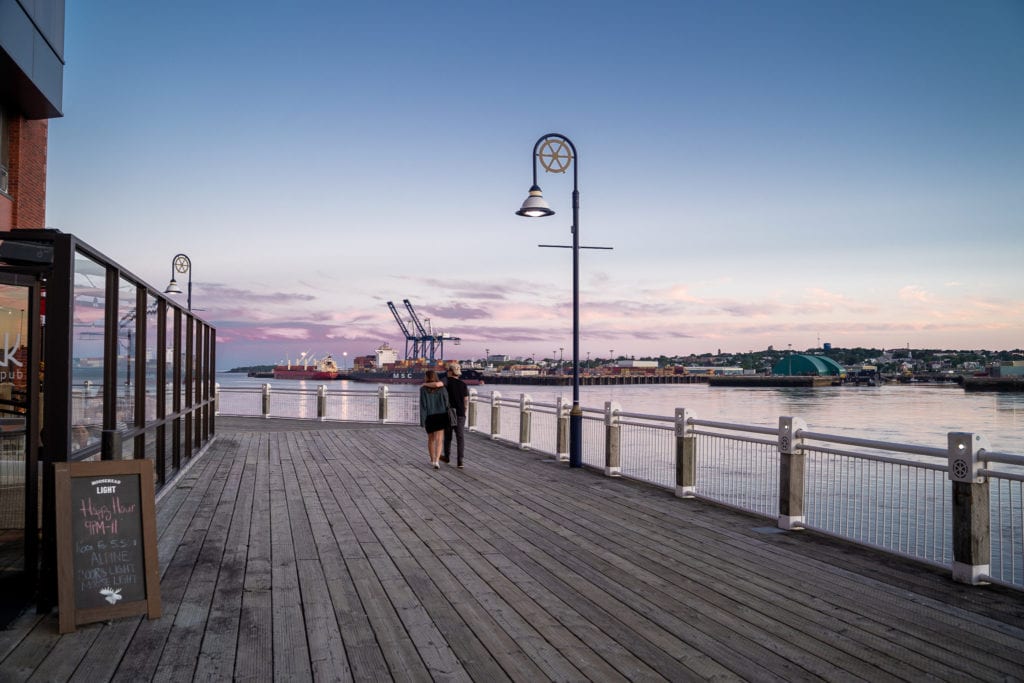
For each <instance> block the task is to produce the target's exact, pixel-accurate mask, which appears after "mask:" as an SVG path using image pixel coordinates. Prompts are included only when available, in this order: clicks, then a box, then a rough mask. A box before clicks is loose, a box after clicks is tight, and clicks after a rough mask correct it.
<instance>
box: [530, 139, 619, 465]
mask: <svg viewBox="0 0 1024 683" xmlns="http://www.w3.org/2000/svg"><path fill="white" fill-rule="evenodd" d="M538 159H540V163H541V165H542V166H544V170H545V171H547V172H548V173H565V172H566V171H567V170H569V166H572V246H571V247H569V246H566V245H561V244H541V245H538V246H541V247H554V248H561V249H566V248H568V249H572V410H571V411H570V412H569V467H582V466H583V409H582V408H581V407H580V249H611V247H581V246H580V190H579V157H578V155H577V154H576V145H574V144H573V143H572V140H570V139H569V138H567V137H565V136H564V135H562V134H561V133H547V134H546V135H542V136H541V137H540V138H539V139H538V140H537V142H536V143H535V144H534V145H533V154H531V155H530V161H531V163H532V164H533V185H531V186H530V192H529V194H528V195H527V197H526V201H524V202H523V205H522V206H521V207H520V209H519V210H518V211H516V214H517V215H519V216H524V217H526V218H542V217H544V216H552V215H554V213H555V212H554V210H553V209H551V207H549V206H548V203H547V202H546V201H544V195H543V193H542V192H541V189H540V186H539V185H537V160H538Z"/></svg>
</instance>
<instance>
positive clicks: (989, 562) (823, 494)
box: [217, 385, 1024, 588]
mask: <svg viewBox="0 0 1024 683" xmlns="http://www.w3.org/2000/svg"><path fill="white" fill-rule="evenodd" d="M254 396H258V397H260V399H261V400H260V401H254V400H253V397H254ZM217 405H218V412H219V413H220V414H232V415H263V416H266V417H294V418H301V417H310V418H317V419H322V420H354V421H361V422H378V423H384V422H389V423H405V424H409V423H417V422H418V395H417V394H414V393H405V392H394V393H390V392H388V389H387V387H386V386H384V385H381V386H379V388H378V389H377V390H376V391H375V392H368V391H358V390H340V391H329V390H328V389H327V388H326V386H321V387H320V388H319V389H318V390H317V392H316V393H315V394H314V393H313V392H310V391H296V390H275V391H274V392H273V393H271V390H270V386H269V385H264V386H263V388H262V389H220V388H218V392H217ZM583 425H584V428H583V464H584V466H585V467H588V468H592V469H597V470H601V471H603V472H604V473H605V474H606V475H609V476H618V477H626V478H629V479H634V480H637V481H641V482H644V483H647V484H650V485H653V486H657V487H660V488H664V489H666V490H670V491H673V492H674V493H675V495H677V496H679V497H686V498H700V499H703V500H708V501H712V502H715V503H717V504H721V505H725V506H728V507H732V508H735V509H738V510H742V511H744V512H748V513H751V514H754V515H759V516H762V517H764V518H767V519H771V520H773V521H774V522H775V523H776V524H777V526H779V527H780V528H783V529H791V530H798V529H810V530H814V531H816V532H820V533H823V534H827V535H830V536H836V537H840V538H844V539H847V540H849V541H852V542H855V543H858V544H861V545H865V546H869V547H872V548H876V549H880V550H884V551H886V552H889V553H894V554H897V555H902V556H905V557H909V558H913V559H915V560H918V561H922V562H926V563H929V564H933V565H936V566H941V567H946V568H951V569H952V571H953V576H954V578H955V579H957V580H959V581H963V582H966V583H984V582H993V583H1000V584H1004V585H1009V586H1013V587H1016V588H1024V456H1022V455H1016V454H1009V453H997V452H993V451H991V450H990V449H988V448H987V447H986V442H985V440H984V438H982V437H981V436H979V435H974V434H965V433H959V432H951V433H950V434H949V435H948V443H947V446H946V448H933V447H926V446H918V445H912V444H901V443H894V442H888V441H876V440H871V439H867V438H853V437H849V436H841V435H836V434H827V433H821V432H814V431H811V430H809V429H808V428H807V426H806V425H805V424H804V423H803V421H802V420H800V419H799V418H795V417H787V416H783V417H780V418H778V426H777V427H767V426H762V425H744V424H734V423H729V422H723V421H714V420H703V419H698V418H697V417H696V415H694V414H693V413H692V412H690V411H688V410H686V409H683V408H679V409H676V410H675V413H674V415H672V416H663V415H645V414H639V413H629V412H625V411H623V410H622V409H621V408H620V407H619V406H618V405H617V404H615V403H610V402H609V403H606V404H605V406H604V409H597V408H584V420H583ZM467 430H468V431H470V432H476V433H478V434H481V435H486V436H487V437H488V438H490V439H492V440H496V441H501V442H505V443H509V444H513V445H515V446H517V447H518V448H521V449H531V450H534V451H537V452H540V453H547V454H550V455H553V456H555V458H556V459H558V460H560V461H566V460H568V447H567V446H568V404H566V403H564V402H563V401H562V399H561V397H559V399H558V401H557V402H556V403H554V404H548V403H535V402H533V401H532V399H531V398H530V396H529V395H527V394H522V395H520V396H519V397H517V398H515V399H513V398H509V397H504V396H502V395H501V394H500V393H499V392H497V391H495V392H492V393H491V394H490V395H486V396H481V395H479V394H478V392H477V391H476V390H475V389H471V390H470V410H469V419H468V421H467Z"/></svg>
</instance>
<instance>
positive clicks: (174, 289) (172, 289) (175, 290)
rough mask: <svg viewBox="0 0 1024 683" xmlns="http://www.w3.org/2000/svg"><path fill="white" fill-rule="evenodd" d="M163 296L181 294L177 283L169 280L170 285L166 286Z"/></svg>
mask: <svg viewBox="0 0 1024 683" xmlns="http://www.w3.org/2000/svg"><path fill="white" fill-rule="evenodd" d="M164 294H181V287H179V286H178V281H177V280H171V282H170V284H169V285H167V289H165V290H164Z"/></svg>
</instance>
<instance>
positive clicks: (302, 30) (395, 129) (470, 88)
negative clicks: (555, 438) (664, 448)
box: [47, 0, 1024, 368]
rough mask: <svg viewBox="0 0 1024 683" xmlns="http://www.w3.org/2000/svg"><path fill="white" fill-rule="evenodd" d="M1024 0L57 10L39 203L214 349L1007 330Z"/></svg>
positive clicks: (998, 339) (764, 340)
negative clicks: (433, 340) (176, 273)
mask: <svg viewBox="0 0 1024 683" xmlns="http://www.w3.org/2000/svg"><path fill="white" fill-rule="evenodd" d="M1022 36H1024V3H1021V2H1019V1H1017V0H1007V1H1004V2H999V1H986V2H978V3H964V2H942V1H928V2H914V1H901V2H872V1H858V2H840V1H833V2H818V1H814V2H812V1H810V0H808V1H785V2H753V1H750V2H643V1H641V2H636V3H630V4H628V5H624V4H622V3H618V2H617V3H612V2H602V1H598V2H557V3H551V2H544V3H541V2H522V1H517V2H486V1H485V2H441V3H419V2H389V3H348V2H296V3H267V2H253V1H249V2H244V3H243V2H217V3H206V2H188V1H185V2H176V3H137V2H115V1H112V2H103V3H85V2H70V3H68V7H67V27H66V39H65V40H66V53H65V57H66V60H67V65H66V69H65V82H64V115H65V117H64V118H63V119H59V120H54V121H52V122H51V127H50V147H49V162H48V163H49V166H48V172H49V184H48V197H47V210H48V213H47V222H48V224H49V225H50V226H51V227H56V228H60V229H61V230H64V231H66V232H72V233H75V234H76V235H78V236H79V237H80V238H82V239H84V240H85V241H86V242H88V243H90V244H91V245H93V246H94V247H96V248H98V249H100V250H101V251H103V252H104V253H106V254H107V255H109V256H110V257H112V258H114V259H115V260H117V261H118V262H120V263H122V264H123V265H125V266H126V267H127V268H129V269H130V270H131V271H132V272H134V273H136V274H137V275H140V276H142V277H143V278H144V279H145V280H147V281H149V282H151V283H153V284H154V285H157V286H160V287H162V286H164V285H165V283H166V281H167V280H168V278H169V274H170V262H171V259H172V257H173V255H174V254H175V253H178V252H184V253H186V254H188V255H189V256H190V258H191V260H192V263H193V273H192V275H193V288H194V292H193V306H194V307H195V308H199V309H203V310H202V313H201V315H203V316H204V317H205V318H206V319H208V320H209V321H210V322H211V323H213V324H214V325H215V326H216V327H217V330H218V362H219V364H220V365H221V367H222V368H226V367H229V366H232V365H239V364H249V363H273V362H276V361H278V360H281V359H284V358H286V357H292V358H294V357H296V356H298V355H299V353H300V352H302V351H307V352H310V353H312V354H314V355H323V354H325V353H333V354H334V355H335V356H340V355H341V354H342V352H345V353H348V354H349V356H355V355H363V354H367V353H370V352H371V351H372V349H373V348H374V347H376V346H377V345H378V344H380V343H381V342H384V341H388V342H390V343H391V344H392V345H393V346H396V347H398V348H403V347H404V343H403V342H402V338H401V334H400V331H399V329H398V326H397V324H396V323H395V321H394V319H393V318H392V317H391V313H390V312H389V310H388V308H387V305H386V302H387V301H394V302H395V303H396V304H398V305H399V306H400V305H401V301H402V299H410V300H411V301H412V303H413V304H414V305H415V306H416V308H417V311H418V312H419V314H420V317H421V318H423V317H426V318H430V319H431V324H432V326H433V328H434V329H437V330H444V331H447V332H450V333H451V334H454V335H457V336H459V337H461V338H462V345H461V346H459V347H454V348H452V347H450V346H449V347H447V349H446V350H448V351H449V353H448V354H447V355H450V356H451V355H455V356H458V357H460V358H470V357H475V356H479V355H482V354H483V352H484V349H490V350H491V352H492V353H507V354H510V355H523V356H532V355H537V356H539V357H545V356H550V355H551V354H552V351H553V350H554V349H558V348H565V349H566V355H568V353H569V348H570V346H571V262H570V252H569V251H568V250H562V249H538V247H537V245H538V244H541V243H547V244H551V243H563V244H568V243H569V242H570V240H571V235H570V231H569V226H570V224H571V205H570V194H571V191H572V179H571V176H569V175H565V176H562V175H554V174H545V173H543V172H541V176H540V178H539V182H540V185H541V187H542V188H543V190H544V195H545V198H546V199H547V200H548V201H549V203H550V204H551V206H552V208H553V209H555V211H556V212H557V213H556V215H555V216H553V217H550V218H545V219H534V220H527V219H523V218H520V217H518V216H516V215H514V211H515V210H516V209H517V208H518V207H519V205H520V204H521V202H522V201H523V199H524V198H525V196H526V191H527V190H528V189H529V185H530V181H531V166H530V152H531V151H532V148H533V144H534V142H535V141H536V140H537V138H538V137H539V136H541V135H542V134H544V133H547V132H558V133H562V134H565V135H567V136H569V137H570V138H571V139H572V140H573V142H574V143H575V144H576V147H577V148H578V151H579V159H578V163H579V179H580V180H579V182H580V195H581V209H580V235H581V240H582V243H583V244H590V245H601V246H613V247H614V250H613V251H584V252H582V254H581V279H580V282H581V290H580V292H581V293H580V298H581V330H582V333H581V337H582V341H581V351H582V353H583V354H586V353H588V352H590V353H591V354H592V356H594V357H603V356H607V354H608V352H609V350H611V349H614V350H615V355H620V354H627V355H636V356H638V357H639V356H642V355H648V354H662V353H664V354H669V355H674V354H688V353H703V352H708V351H711V352H713V351H717V350H718V349H721V350H723V351H748V350H751V349H755V350H756V349H764V348H767V347H768V346H769V345H774V346H775V347H776V348H785V347H787V346H788V345H790V344H791V345H792V346H793V348H796V349H805V348H811V347H814V346H816V345H817V344H818V342H819V340H820V341H821V342H831V343H832V344H833V345H835V346H875V347H885V348H890V347H894V346H900V347H902V346H906V345H908V344H909V345H910V346H912V347H914V348H990V349H1007V348H1020V347H1022V346H1024V343H1022V342H1024V334H1022V331H1024V278H1022V277H1021V275H1020V272H1021V265H1022V261H1024V237H1022V234H1024V230H1022V228H1024V225H1022V222H1024V189H1022V188H1024V125H1022V124H1021V122H1022V121H1024V38H1022Z"/></svg>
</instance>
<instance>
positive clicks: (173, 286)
mask: <svg viewBox="0 0 1024 683" xmlns="http://www.w3.org/2000/svg"><path fill="white" fill-rule="evenodd" d="M176 272H177V273H180V274H182V275H184V274H186V273H187V274H188V298H187V303H188V310H189V312H191V311H192V260H191V259H190V258H189V257H188V256H186V255H185V254H176V255H175V256H174V258H173V259H172V260H171V281H170V283H169V284H168V285H167V289H165V290H164V294H181V287H179V286H178V281H177V280H176V279H175V278H174V274H175V273H176Z"/></svg>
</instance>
